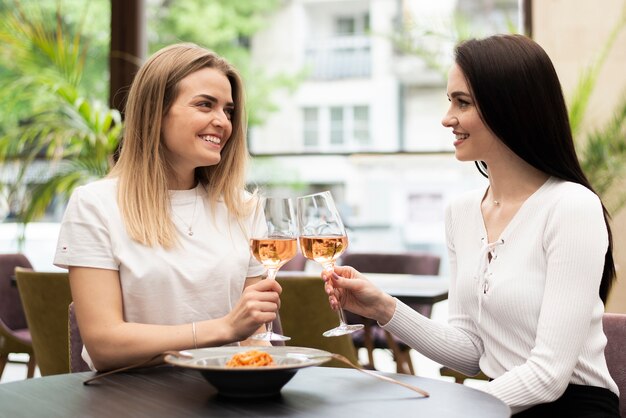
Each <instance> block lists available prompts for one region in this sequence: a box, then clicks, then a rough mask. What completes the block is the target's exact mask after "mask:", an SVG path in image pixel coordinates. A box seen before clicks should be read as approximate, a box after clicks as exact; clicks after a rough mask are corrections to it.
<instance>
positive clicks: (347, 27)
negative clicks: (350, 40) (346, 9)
mask: <svg viewBox="0 0 626 418" xmlns="http://www.w3.org/2000/svg"><path fill="white" fill-rule="evenodd" d="M354 29H355V22H354V18H353V17H338V18H337V20H336V21H335V33H336V34H337V35H354Z"/></svg>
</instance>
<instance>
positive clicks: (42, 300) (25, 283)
mask: <svg viewBox="0 0 626 418" xmlns="http://www.w3.org/2000/svg"><path fill="white" fill-rule="evenodd" d="M15 276H16V278H17V286H18V289H19V292H20V297H21V299H22V305H23V306H24V312H25V313H26V320H27V322H28V328H29V329H30V334H31V337H32V340H33V349H34V350H35V357H36V358H37V364H38V365H39V370H40V372H41V375H42V376H48V375H52V374H62V373H69V371H70V367H69V344H68V330H67V324H68V306H69V304H70V302H71V301H72V293H71V290H70V283H69V278H68V274H67V273H65V272H58V273H57V272H38V271H28V270H23V269H17V270H16V272H15Z"/></svg>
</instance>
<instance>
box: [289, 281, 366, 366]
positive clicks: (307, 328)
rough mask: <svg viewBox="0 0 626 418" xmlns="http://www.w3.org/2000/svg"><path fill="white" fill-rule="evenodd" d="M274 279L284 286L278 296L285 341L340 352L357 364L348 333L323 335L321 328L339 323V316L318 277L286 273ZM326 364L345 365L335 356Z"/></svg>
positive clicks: (324, 329) (325, 328)
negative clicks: (330, 303) (288, 274)
mask: <svg viewBox="0 0 626 418" xmlns="http://www.w3.org/2000/svg"><path fill="white" fill-rule="evenodd" d="M277 280H278V282H279V283H280V285H281V286H282V288H283V293H282V294H281V297H280V300H281V305H280V320H281V324H282V328H283V334H284V335H287V336H289V337H291V340H289V341H287V342H286V344H287V345H288V346H298V347H310V348H318V349H320V350H326V351H329V352H331V353H336V354H341V355H343V356H345V357H347V358H348V359H349V360H350V361H352V362H353V363H354V364H358V357H357V352H356V348H355V347H354V343H353V342H352V338H351V337H350V336H349V335H343V336H341V337H331V338H327V337H324V336H322V333H323V332H324V331H326V330H328V329H330V328H334V327H336V326H337V325H338V323H339V318H338V317H337V313H336V312H335V311H333V310H332V309H331V308H330V305H329V304H328V296H327V295H326V293H325V292H324V282H323V281H322V279H321V277H319V276H317V277H303V276H294V277H290V276H287V275H285V276H282V277H279V278H278V279H277ZM325 366H332V367H348V366H347V365H346V364H344V363H341V362H340V361H337V360H332V361H330V362H328V363H326V364H325Z"/></svg>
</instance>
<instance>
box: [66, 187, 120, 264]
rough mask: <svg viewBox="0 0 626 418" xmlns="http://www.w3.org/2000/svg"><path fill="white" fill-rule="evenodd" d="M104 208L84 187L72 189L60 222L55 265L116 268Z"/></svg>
mask: <svg viewBox="0 0 626 418" xmlns="http://www.w3.org/2000/svg"><path fill="white" fill-rule="evenodd" d="M103 207H105V206H104V205H102V204H101V203H100V201H99V199H98V196H97V195H96V194H95V193H93V192H92V191H91V190H88V189H86V188H85V187H78V188H76V189H75V190H74V192H73V193H72V196H71V198H70V200H69V202H68V206H67V209H66V210H65V214H64V216H63V220H62V222H61V229H60V232H59V240H58V242H57V248H56V253H55V256H54V265H55V266H57V267H61V268H68V267H69V266H80V267H93V268H102V269H109V270H118V269H119V263H118V262H117V260H115V257H114V256H113V251H112V245H111V234H110V230H109V224H108V222H107V216H106V213H104V210H103V209H102V208H103Z"/></svg>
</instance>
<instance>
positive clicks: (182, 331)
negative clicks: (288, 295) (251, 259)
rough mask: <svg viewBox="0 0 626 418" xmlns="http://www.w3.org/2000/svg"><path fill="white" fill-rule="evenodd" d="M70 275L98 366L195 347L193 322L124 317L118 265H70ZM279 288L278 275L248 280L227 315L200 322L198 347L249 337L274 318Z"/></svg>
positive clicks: (102, 368) (83, 332)
mask: <svg viewBox="0 0 626 418" xmlns="http://www.w3.org/2000/svg"><path fill="white" fill-rule="evenodd" d="M69 275H70V286H71V289H72V297H73V300H74V305H75V308H76V316H77V320H78V324H79V327H80V331H81V336H82V338H83V342H84V344H85V346H86V347H87V351H88V352H89V355H90V357H91V359H92V361H93V363H94V366H95V367H96V369H98V370H99V371H105V370H110V369H115V368H118V367H124V366H128V365H131V364H134V363H137V362H140V361H142V360H145V359H147V358H150V357H152V356H154V355H156V354H158V353H161V352H163V351H166V350H183V349H189V348H193V347H194V341H193V332H192V326H191V324H182V325H151V324H138V323H129V322H125V321H124V317H123V301H122V291H121V287H120V279H119V273H118V271H115V270H105V269H96V268H87V267H70V268H69ZM280 291H281V289H280V285H278V283H277V282H276V281H273V280H262V281H259V280H256V282H255V283H250V284H248V283H247V285H246V287H245V288H244V291H243V294H242V297H241V299H240V300H239V302H238V303H237V305H236V306H235V308H234V309H233V310H232V311H231V312H230V313H229V314H228V315H226V316H224V317H222V318H218V319H212V320H206V321H199V322H196V340H197V345H198V347H209V346H219V345H224V344H228V343H232V342H236V341H241V340H244V339H245V338H247V337H249V336H250V335H251V334H253V333H254V332H255V331H257V330H258V329H259V327H260V326H262V324H264V323H266V322H270V321H273V320H274V318H275V317H276V311H277V309H278V304H279V299H278V297H279V296H278V295H279V293H280Z"/></svg>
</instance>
